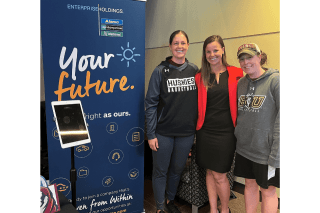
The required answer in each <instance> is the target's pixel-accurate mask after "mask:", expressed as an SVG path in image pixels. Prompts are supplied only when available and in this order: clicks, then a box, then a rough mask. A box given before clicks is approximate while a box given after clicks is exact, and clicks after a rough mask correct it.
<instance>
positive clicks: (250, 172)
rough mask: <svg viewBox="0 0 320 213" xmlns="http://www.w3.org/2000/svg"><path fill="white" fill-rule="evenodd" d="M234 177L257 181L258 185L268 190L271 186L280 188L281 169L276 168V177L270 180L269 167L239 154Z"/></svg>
mask: <svg viewBox="0 0 320 213" xmlns="http://www.w3.org/2000/svg"><path fill="white" fill-rule="evenodd" d="M234 175H235V176H237V177H243V178H247V179H255V180H256V182H257V184H258V185H259V186H260V187H262V188H264V189H268V187H269V186H275V187H277V188H280V168H276V174H275V176H274V177H272V178H270V179H269V180H268V165H263V164H258V163H255V162H253V161H251V160H249V159H247V158H245V157H243V156H242V155H239V154H238V153H237V155H236V159H235V168H234Z"/></svg>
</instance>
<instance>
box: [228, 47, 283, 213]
mask: <svg viewBox="0 0 320 213" xmlns="http://www.w3.org/2000/svg"><path fill="white" fill-rule="evenodd" d="M237 56H238V59H239V63H240V67H241V69H242V70H243V71H244V72H245V73H246V76H245V77H243V78H241V79H240V80H239V82H238V94H237V96H238V117H237V126H236V128H235V136H236V138H237V145H236V152H237V156H236V159H235V170H234V174H235V175H236V176H238V177H243V178H245V191H244V196H245V205H246V212H247V213H249V212H256V211H257V206H258V203H259V186H260V190H261V195H262V203H261V210H262V212H266V211H267V210H268V212H276V211H277V208H278V197H277V193H276V187H278V188H280V184H279V182H280V180H279V179H280V74H279V71H278V70H275V69H272V68H268V69H267V68H264V67H262V66H263V65H264V64H265V62H266V60H267V55H266V54H265V53H264V52H262V51H261V50H260V49H259V47H258V45H256V44H253V43H251V44H244V45H241V46H240V47H239V49H238V53H237Z"/></svg>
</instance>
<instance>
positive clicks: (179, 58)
mask: <svg viewBox="0 0 320 213" xmlns="http://www.w3.org/2000/svg"><path fill="white" fill-rule="evenodd" d="M169 47H170V50H171V52H172V55H173V56H172V61H174V62H175V63H177V64H183V63H184V62H185V57H186V54H187V51H188V48H189V44H188V41H187V38H186V37H185V36H184V35H183V34H182V33H179V34H177V35H175V37H174V38H173V40H172V43H171V44H170V45H169Z"/></svg>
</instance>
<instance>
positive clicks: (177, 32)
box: [169, 30, 189, 45]
mask: <svg viewBox="0 0 320 213" xmlns="http://www.w3.org/2000/svg"><path fill="white" fill-rule="evenodd" d="M179 33H182V34H183V35H184V36H185V37H186V39H187V43H188V44H189V38H188V36H187V33H185V32H184V31H182V30H176V31H174V32H173V33H171V35H170V38H169V44H170V45H171V44H172V41H173V39H174V37H175V36H176V35H177V34H179Z"/></svg>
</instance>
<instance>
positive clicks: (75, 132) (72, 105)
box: [52, 101, 90, 148]
mask: <svg viewBox="0 0 320 213" xmlns="http://www.w3.org/2000/svg"><path fill="white" fill-rule="evenodd" d="M52 107H53V111H54V114H55V119H56V125H57V129H58V133H59V137H60V142H61V146H62V148H67V147H72V146H77V145H81V144H84V143H88V142H90V136H89V132H88V130H87V126H86V123H85V120H84V116H83V112H82V107H81V103H80V101H58V102H52Z"/></svg>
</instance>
